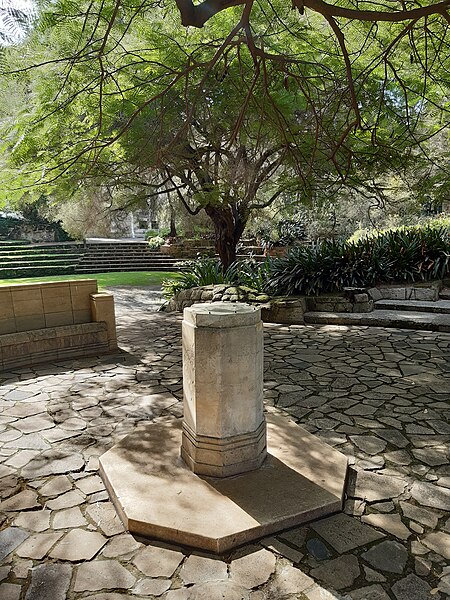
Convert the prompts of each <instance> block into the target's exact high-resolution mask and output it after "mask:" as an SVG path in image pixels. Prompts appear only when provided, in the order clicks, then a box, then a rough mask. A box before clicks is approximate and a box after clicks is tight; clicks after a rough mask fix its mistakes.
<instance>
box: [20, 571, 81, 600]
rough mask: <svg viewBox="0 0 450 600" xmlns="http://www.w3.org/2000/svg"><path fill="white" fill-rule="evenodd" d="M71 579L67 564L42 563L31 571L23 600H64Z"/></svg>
mask: <svg viewBox="0 0 450 600" xmlns="http://www.w3.org/2000/svg"><path fill="white" fill-rule="evenodd" d="M71 577H72V567H71V566H70V565H68V564H58V563H44V564H42V565H39V566H37V567H35V568H34V569H33V570H32V575H31V584H30V587H29V588H28V590H27V593H26V596H25V600H50V598H51V600H65V599H66V592H67V590H68V589H69V585H70V580H71Z"/></svg>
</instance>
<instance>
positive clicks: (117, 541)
mask: <svg viewBox="0 0 450 600" xmlns="http://www.w3.org/2000/svg"><path fill="white" fill-rule="evenodd" d="M141 547H142V544H140V543H139V542H137V541H136V540H135V539H134V538H133V536H131V535H130V534H128V533H125V534H123V535H117V536H115V537H113V538H112V539H111V540H110V541H109V542H108V544H107V545H106V546H105V547H104V548H103V550H102V555H103V556H104V557H105V558H116V557H118V556H120V557H121V560H122V559H123V558H129V557H131V556H132V554H133V553H134V552H136V550H138V549H139V548H141Z"/></svg>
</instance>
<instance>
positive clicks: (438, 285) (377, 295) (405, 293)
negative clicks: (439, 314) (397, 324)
mask: <svg viewBox="0 0 450 600" xmlns="http://www.w3.org/2000/svg"><path fill="white" fill-rule="evenodd" d="M442 287H443V282H442V281H433V282H431V283H423V284H409V285H404V286H399V285H385V286H377V287H373V288H368V289H367V293H368V294H369V295H370V297H371V298H372V300H374V301H375V302H376V301H377V300H425V301H431V302H435V301H436V300H439V292H440V291H441V289H442Z"/></svg>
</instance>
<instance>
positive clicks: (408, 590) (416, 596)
mask: <svg viewBox="0 0 450 600" xmlns="http://www.w3.org/2000/svg"><path fill="white" fill-rule="evenodd" d="M391 589H392V592H393V594H394V596H395V598H396V599H397V600H430V598H432V597H433V596H432V595H431V593H430V592H431V587H430V586H429V585H428V583H427V582H426V581H424V580H423V579H422V578H420V577H417V575H414V574H413V573H411V574H409V575H408V576H407V577H405V578H404V579H400V580H399V581H396V582H395V583H394V585H393V586H392V588H391ZM434 597H435V598H436V595H435V596H434Z"/></svg>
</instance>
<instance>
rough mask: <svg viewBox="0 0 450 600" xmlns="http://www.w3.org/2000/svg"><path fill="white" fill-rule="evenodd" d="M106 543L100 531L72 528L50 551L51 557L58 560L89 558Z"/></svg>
mask: <svg viewBox="0 0 450 600" xmlns="http://www.w3.org/2000/svg"><path fill="white" fill-rule="evenodd" d="M105 544H106V538H105V537H103V536H102V535H101V534H100V533H97V532H92V531H84V530H83V529H72V531H69V533H68V534H67V535H65V536H64V537H63V539H62V540H61V541H60V542H58V544H57V545H56V546H55V548H53V550H52V551H51V552H50V557H51V558H57V559H59V560H70V561H79V560H90V559H91V558H93V557H94V556H95V555H96V554H97V552H98V551H99V550H100V548H102V547H103V546H104V545H105Z"/></svg>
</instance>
